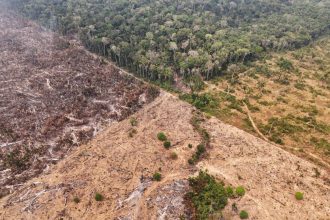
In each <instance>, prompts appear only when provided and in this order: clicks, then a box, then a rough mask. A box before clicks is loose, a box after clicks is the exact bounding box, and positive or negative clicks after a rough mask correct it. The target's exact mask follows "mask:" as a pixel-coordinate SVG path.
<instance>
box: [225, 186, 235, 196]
mask: <svg viewBox="0 0 330 220" xmlns="http://www.w3.org/2000/svg"><path fill="white" fill-rule="evenodd" d="M226 193H227V196H228V197H232V196H233V195H234V189H233V187H231V186H227V187H226Z"/></svg>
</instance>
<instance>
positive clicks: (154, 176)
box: [152, 172, 162, 181]
mask: <svg viewBox="0 0 330 220" xmlns="http://www.w3.org/2000/svg"><path fill="white" fill-rule="evenodd" d="M152 179H153V180H154V181H160V180H161V179H162V174H160V173H158V172H156V173H154V175H153V177H152Z"/></svg>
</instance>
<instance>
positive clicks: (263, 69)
mask: <svg viewBox="0 0 330 220" xmlns="http://www.w3.org/2000/svg"><path fill="white" fill-rule="evenodd" d="M255 73H257V74H261V75H264V76H266V77H268V78H269V77H271V76H272V72H271V70H270V69H269V68H268V66H267V65H266V64H265V65H257V66H256V67H255Z"/></svg>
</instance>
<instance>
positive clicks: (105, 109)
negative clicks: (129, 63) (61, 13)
mask: <svg viewBox="0 0 330 220" xmlns="http://www.w3.org/2000/svg"><path fill="white" fill-rule="evenodd" d="M150 91H152V90H150V86H149V85H147V84H145V83H143V82H141V81H138V80H136V79H135V78H134V77H131V76H128V75H127V74H123V73H121V71H120V70H119V69H117V68H115V67H113V66H112V65H111V64H108V63H106V62H103V61H102V59H100V58H98V57H95V56H93V55H91V54H90V53H88V52H86V50H85V49H84V48H83V47H82V46H81V45H80V44H79V42H77V41H76V40H74V39H71V40H67V39H65V38H62V37H59V36H57V35H56V34H54V33H52V32H50V31H47V30H44V29H42V28H41V27H40V26H38V25H37V24H35V23H33V22H30V21H27V20H25V19H22V18H21V17H19V16H16V15H15V14H13V13H10V12H5V11H4V9H3V8H1V5H0V197H1V195H2V194H6V193H8V187H9V186H11V187H14V185H16V184H19V183H20V182H24V181H26V180H27V179H29V178H30V177H32V176H35V175H37V174H39V173H41V172H42V171H43V170H45V169H48V165H49V164H51V163H55V162H56V161H58V160H59V159H61V158H63V157H64V156H65V155H66V154H67V153H68V152H69V151H70V150H71V149H72V147H75V146H78V145H80V144H82V143H84V142H86V141H88V140H90V139H91V138H92V137H94V136H95V134H97V133H98V132H99V131H101V130H102V129H103V128H104V127H105V126H108V125H109V124H111V123H112V122H113V121H118V120H122V119H124V118H126V117H127V116H129V115H130V114H131V113H134V112H136V111H137V110H138V109H139V108H141V106H142V105H143V104H144V103H146V102H149V101H151V100H152V99H153V97H152V95H151V93H150ZM154 93H155V95H156V96H157V92H156V91H154Z"/></svg>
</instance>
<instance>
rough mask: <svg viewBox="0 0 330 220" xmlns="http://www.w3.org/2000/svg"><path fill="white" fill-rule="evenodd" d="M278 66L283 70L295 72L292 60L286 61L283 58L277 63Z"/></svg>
mask: <svg viewBox="0 0 330 220" xmlns="http://www.w3.org/2000/svg"><path fill="white" fill-rule="evenodd" d="M277 65H278V66H279V67H280V68H281V69H282V70H286V71H289V70H293V64H292V62H291V61H290V60H288V59H285V58H283V57H281V58H280V59H279V60H278V61H277Z"/></svg>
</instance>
